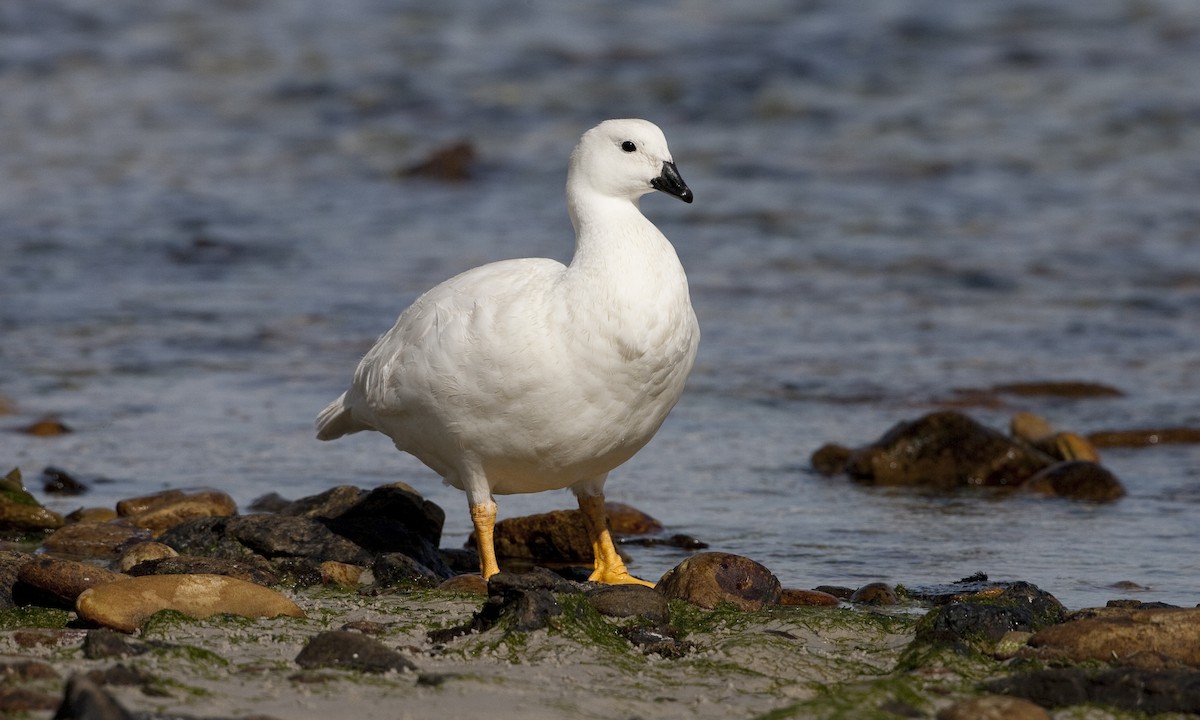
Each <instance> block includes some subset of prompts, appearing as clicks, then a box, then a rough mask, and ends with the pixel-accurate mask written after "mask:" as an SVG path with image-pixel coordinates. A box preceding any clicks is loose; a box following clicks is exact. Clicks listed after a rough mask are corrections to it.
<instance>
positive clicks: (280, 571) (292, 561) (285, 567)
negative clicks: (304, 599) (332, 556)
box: [271, 557, 357, 587]
mask: <svg viewBox="0 0 1200 720" xmlns="http://www.w3.org/2000/svg"><path fill="white" fill-rule="evenodd" d="M325 562H331V561H328V560H326V561H321V560H315V559H313V558H306V557H282V558H276V559H275V560H272V561H271V566H272V567H273V568H274V572H275V576H276V577H278V578H279V584H281V585H287V586H289V587H313V586H314V585H324V584H325V571H324V570H323V569H322V565H323V564H324V563H325ZM356 567H357V566H356Z"/></svg>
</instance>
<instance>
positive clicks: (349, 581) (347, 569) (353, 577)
mask: <svg viewBox="0 0 1200 720" xmlns="http://www.w3.org/2000/svg"><path fill="white" fill-rule="evenodd" d="M362 572H363V569H362V568H360V567H359V566H357V565H351V564H350V563H343V562H338V561H336V560H326V561H325V562H323V563H321V582H322V583H324V584H326V585H341V586H342V587H354V586H356V585H358V581H359V578H361V577H362ZM482 579H483V578H480V580H482Z"/></svg>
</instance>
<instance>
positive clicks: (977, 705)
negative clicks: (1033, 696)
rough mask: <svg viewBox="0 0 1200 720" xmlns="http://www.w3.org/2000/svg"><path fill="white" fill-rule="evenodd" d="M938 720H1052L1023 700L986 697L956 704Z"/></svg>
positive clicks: (1003, 696)
mask: <svg viewBox="0 0 1200 720" xmlns="http://www.w3.org/2000/svg"><path fill="white" fill-rule="evenodd" d="M937 720H1050V714H1049V713H1047V712H1046V711H1045V710H1043V709H1042V707H1041V706H1040V705H1037V704H1036V703H1032V702H1030V701H1028V700H1025V699H1023V698H1015V697H1008V696H1006V695H985V696H983V697H977V698H969V699H967V700H960V701H959V702H956V703H954V704H953V705H951V706H950V707H948V708H946V709H945V710H942V711H940V712H939V713H938V714H937Z"/></svg>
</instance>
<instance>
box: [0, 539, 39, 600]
mask: <svg viewBox="0 0 1200 720" xmlns="http://www.w3.org/2000/svg"><path fill="white" fill-rule="evenodd" d="M33 557H34V556H33V555H30V554H29V553H23V552H18V551H16V550H0V610H8V609H10V608H14V607H16V606H17V605H16V603H15V602H14V601H13V585H15V584H16V582H17V576H18V575H20V573H21V568H22V567H24V566H25V563H28V562H30V561H32V560H33Z"/></svg>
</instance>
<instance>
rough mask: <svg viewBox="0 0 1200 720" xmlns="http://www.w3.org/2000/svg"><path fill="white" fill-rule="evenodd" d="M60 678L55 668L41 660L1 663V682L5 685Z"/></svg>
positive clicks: (5, 661)
mask: <svg viewBox="0 0 1200 720" xmlns="http://www.w3.org/2000/svg"><path fill="white" fill-rule="evenodd" d="M58 677H59V675H58V671H57V670H55V669H54V666H53V665H50V664H48V663H44V662H42V661H41V660H29V659H19V660H14V659H6V660H4V661H3V662H0V681H2V682H3V683H5V684H9V683H12V682H18V683H26V682H34V681H37V680H57V679H58Z"/></svg>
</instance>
